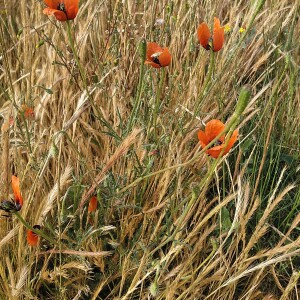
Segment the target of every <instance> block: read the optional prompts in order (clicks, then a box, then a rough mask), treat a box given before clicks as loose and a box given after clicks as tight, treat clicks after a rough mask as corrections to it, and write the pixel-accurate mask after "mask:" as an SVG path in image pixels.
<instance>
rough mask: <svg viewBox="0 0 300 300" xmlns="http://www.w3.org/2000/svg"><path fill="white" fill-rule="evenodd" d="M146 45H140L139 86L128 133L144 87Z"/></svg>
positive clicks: (143, 41)
mask: <svg viewBox="0 0 300 300" xmlns="http://www.w3.org/2000/svg"><path fill="white" fill-rule="evenodd" d="M146 47H147V45H146V41H145V40H142V41H141V44H140V50H141V65H140V76H139V84H138V89H137V94H136V97H135V99H134V106H133V110H132V114H131V116H130V119H129V123H128V127H127V132H130V131H131V129H132V126H133V124H134V120H135V119H136V116H137V114H138V111H139V108H140V105H141V99H142V98H141V96H142V91H143V87H144V75H145V59H146V51H147V48H146Z"/></svg>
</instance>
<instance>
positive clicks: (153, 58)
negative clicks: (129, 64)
mask: <svg viewBox="0 0 300 300" xmlns="http://www.w3.org/2000/svg"><path fill="white" fill-rule="evenodd" d="M171 59H172V57H171V54H170V52H169V49H168V48H162V47H160V46H159V45H158V44H157V43H147V52H146V61H145V64H149V65H151V66H152V67H154V68H162V67H166V66H168V65H169V64H170V62H171Z"/></svg>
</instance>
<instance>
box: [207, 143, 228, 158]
mask: <svg viewBox="0 0 300 300" xmlns="http://www.w3.org/2000/svg"><path fill="white" fill-rule="evenodd" d="M223 148H224V145H220V146H215V147H212V148H210V149H208V150H207V151H206V153H207V154H208V155H210V156H212V157H213V158H218V157H219V155H220V153H221V152H222V150H223ZM224 154H225V153H224V152H223V155H224Z"/></svg>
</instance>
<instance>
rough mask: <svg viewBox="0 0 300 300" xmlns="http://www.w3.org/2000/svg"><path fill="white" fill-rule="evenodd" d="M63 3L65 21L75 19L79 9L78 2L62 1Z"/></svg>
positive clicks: (72, 0)
mask: <svg viewBox="0 0 300 300" xmlns="http://www.w3.org/2000/svg"><path fill="white" fill-rule="evenodd" d="M63 3H64V5H65V9H66V14H67V19H68V20H73V19H75V17H76V16H77V13H78V9H79V0H64V1H63Z"/></svg>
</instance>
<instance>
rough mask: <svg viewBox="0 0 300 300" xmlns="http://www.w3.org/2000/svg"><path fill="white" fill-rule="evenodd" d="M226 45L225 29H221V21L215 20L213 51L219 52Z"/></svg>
mask: <svg viewBox="0 0 300 300" xmlns="http://www.w3.org/2000/svg"><path fill="white" fill-rule="evenodd" d="M223 44H224V27H221V25H220V20H219V19H218V18H214V32H213V50H214V52H217V51H219V50H221V49H222V47H223Z"/></svg>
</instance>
